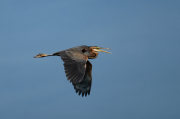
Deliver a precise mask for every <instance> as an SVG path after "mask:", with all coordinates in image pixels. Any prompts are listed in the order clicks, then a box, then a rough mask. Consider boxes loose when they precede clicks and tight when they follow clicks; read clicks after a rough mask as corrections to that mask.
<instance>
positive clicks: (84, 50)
mask: <svg viewBox="0 0 180 119" xmlns="http://www.w3.org/2000/svg"><path fill="white" fill-rule="evenodd" d="M102 49H110V48H102V47H98V46H86V45H83V46H78V47H73V48H70V49H67V50H63V51H59V52H56V53H54V54H42V53H39V54H38V55H36V56H34V58H42V57H48V56H60V57H61V59H62V61H63V62H64V64H63V65H64V69H65V73H66V77H67V80H69V81H70V83H71V82H72V85H73V86H74V89H75V91H76V93H78V94H79V95H81V94H82V97H83V96H84V95H85V96H87V94H88V95H90V91H91V84H92V74H91V71H92V64H91V63H90V62H89V60H88V59H95V58H97V57H98V52H105V53H110V52H107V51H104V50H102Z"/></svg>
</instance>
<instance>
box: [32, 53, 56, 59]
mask: <svg viewBox="0 0 180 119" xmlns="http://www.w3.org/2000/svg"><path fill="white" fill-rule="evenodd" d="M48 56H54V55H53V54H50V55H47V54H42V53H39V54H37V55H36V56H34V58H40V57H48Z"/></svg>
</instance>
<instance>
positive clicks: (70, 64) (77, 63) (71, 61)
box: [59, 51, 88, 84]
mask: <svg viewBox="0 0 180 119" xmlns="http://www.w3.org/2000/svg"><path fill="white" fill-rule="evenodd" d="M59 55H60V56H61V59H62V60H63V61H64V69H65V73H66V77H67V78H68V80H70V82H72V84H78V83H80V82H81V81H82V80H83V77H84V75H85V72H86V62H87V59H88V58H87V57H86V56H85V55H84V54H82V53H79V52H75V51H73V52H71V51H62V52H59Z"/></svg>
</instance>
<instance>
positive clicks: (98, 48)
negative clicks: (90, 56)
mask: <svg viewBox="0 0 180 119" xmlns="http://www.w3.org/2000/svg"><path fill="white" fill-rule="evenodd" d="M100 49H110V48H102V47H95V48H93V50H94V51H97V52H105V53H110V52H107V51H104V50H100ZM110 54H111V53H110Z"/></svg>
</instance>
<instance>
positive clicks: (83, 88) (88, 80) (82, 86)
mask: <svg viewBox="0 0 180 119" xmlns="http://www.w3.org/2000/svg"><path fill="white" fill-rule="evenodd" d="M91 71H92V65H91V63H90V62H89V61H87V63H86V73H85V76H84V78H83V80H82V81H81V82H80V83H78V84H73V85H74V89H75V90H76V93H79V95H80V94H81V93H82V97H83V96H84V95H85V96H87V94H88V95H89V94H90V91H91V84H92V75H91Z"/></svg>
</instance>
